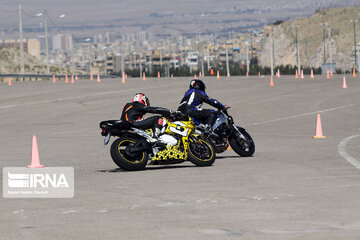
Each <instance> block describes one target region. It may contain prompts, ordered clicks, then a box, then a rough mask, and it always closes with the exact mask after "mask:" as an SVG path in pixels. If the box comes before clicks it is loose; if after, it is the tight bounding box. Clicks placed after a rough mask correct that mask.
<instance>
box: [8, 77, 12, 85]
mask: <svg viewBox="0 0 360 240" xmlns="http://www.w3.org/2000/svg"><path fill="white" fill-rule="evenodd" d="M11 85H12V83H11V78H9V82H8V86H11Z"/></svg>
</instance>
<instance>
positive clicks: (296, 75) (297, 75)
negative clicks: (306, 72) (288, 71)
mask: <svg viewBox="0 0 360 240" xmlns="http://www.w3.org/2000/svg"><path fill="white" fill-rule="evenodd" d="M295 78H299V73H298V70H297V69H296V72H295Z"/></svg>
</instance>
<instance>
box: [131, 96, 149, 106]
mask: <svg viewBox="0 0 360 240" xmlns="http://www.w3.org/2000/svg"><path fill="white" fill-rule="evenodd" d="M132 102H139V103H141V104H144V105H145V106H150V100H149V98H148V97H147V96H145V94H143V93H137V94H135V96H134V98H133V101H132Z"/></svg>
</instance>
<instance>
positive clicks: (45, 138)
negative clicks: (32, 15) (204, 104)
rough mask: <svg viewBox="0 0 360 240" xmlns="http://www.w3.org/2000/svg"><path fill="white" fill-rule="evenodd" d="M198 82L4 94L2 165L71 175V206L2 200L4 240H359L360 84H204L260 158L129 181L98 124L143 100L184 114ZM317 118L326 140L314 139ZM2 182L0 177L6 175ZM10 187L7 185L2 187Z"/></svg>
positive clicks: (156, 172)
mask: <svg viewBox="0 0 360 240" xmlns="http://www.w3.org/2000/svg"><path fill="white" fill-rule="evenodd" d="M189 80H191V79H190V78H174V79H167V78H162V79H147V80H146V81H142V80H141V79H128V80H127V82H126V83H125V84H122V83H121V79H104V80H103V81H102V82H100V83H97V82H96V81H90V80H79V81H77V82H75V84H65V83H64V82H63V81H58V82H57V83H55V84H53V83H51V82H49V81H42V82H23V83H20V82H13V85H12V86H7V84H6V83H1V84H0V120H1V121H0V163H1V166H2V167H24V166H27V165H28V164H29V160H30V152H31V139H32V135H33V134H35V135H36V136H37V139H38V145H39V152H40V160H41V163H42V164H44V165H45V166H48V167H74V169H75V197H74V198H72V199H5V198H1V199H0V232H1V235H0V239H256V240H258V239H280V240H281V239H284V240H285V239H286V240H288V239H299V240H303V239H314V240H315V239H316V240H318V239H326V240H328V239H347V240H348V239H360V167H359V165H358V164H359V160H360V148H359V147H358V146H359V143H360V132H359V128H360V123H359V117H360V109H359V107H360V105H359V104H360V78H359V77H357V78H353V77H351V76H347V85H348V88H347V89H343V88H342V76H334V77H332V78H331V79H325V78H324V77H320V76H317V77H316V78H315V79H310V78H309V77H305V79H295V78H294V77H293V76H291V77H290V76H285V77H284V76H282V77H281V78H280V79H277V78H275V79H274V84H275V86H274V87H270V86H269V81H270V80H269V77H261V78H259V77H249V78H245V77H231V78H224V77H223V78H221V79H216V78H204V80H205V82H206V84H207V92H208V94H209V95H210V96H212V97H216V98H217V99H218V100H220V101H221V102H223V103H224V104H227V105H230V106H231V109H230V114H231V115H232V116H233V117H234V119H235V120H236V122H237V123H238V124H239V125H241V126H243V127H245V128H246V129H247V130H248V132H249V133H250V134H251V135H252V136H253V138H254V141H255V143H256V152H255V154H254V156H253V157H251V158H242V157H238V156H237V155H236V154H235V153H234V152H233V151H232V150H229V151H226V152H225V153H223V154H219V155H218V158H217V159H216V162H215V164H214V165H213V166H211V167H207V168H200V167H196V166H193V165H192V164H191V163H188V162H186V163H183V164H179V165H171V166H160V167H159V166H149V167H148V168H147V169H146V170H145V171H139V172H124V171H122V170H120V169H118V168H117V166H116V165H115V164H114V163H113V162H112V160H111V157H110V153H109V146H107V147H104V146H103V137H101V136H100V130H99V128H98V123H99V122H100V121H101V120H108V119H118V118H119V117H120V114H121V110H122V107H123V105H124V104H125V103H126V102H127V101H129V100H130V99H132V97H133V95H134V94H135V93H136V92H144V93H146V94H147V95H148V96H149V97H150V100H151V104H152V105H153V106H163V107H168V108H171V109H176V108H177V105H178V103H179V101H180V99H181V98H182V96H183V94H184V92H185V90H186V89H187V86H188V83H189ZM317 113H321V120H322V127H323V133H324V135H325V136H326V138H325V139H313V138H312V136H313V135H314V134H315V122H316V114H317ZM1 174H2V173H1ZM1 178H2V177H1Z"/></svg>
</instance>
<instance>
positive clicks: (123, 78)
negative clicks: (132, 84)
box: [121, 72, 126, 83]
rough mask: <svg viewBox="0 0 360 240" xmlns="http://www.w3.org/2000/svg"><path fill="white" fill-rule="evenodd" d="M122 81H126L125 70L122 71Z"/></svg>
mask: <svg viewBox="0 0 360 240" xmlns="http://www.w3.org/2000/svg"><path fill="white" fill-rule="evenodd" d="M121 82H122V83H126V81H125V73H124V72H123V73H122V81H121Z"/></svg>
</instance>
